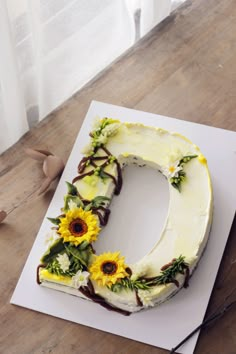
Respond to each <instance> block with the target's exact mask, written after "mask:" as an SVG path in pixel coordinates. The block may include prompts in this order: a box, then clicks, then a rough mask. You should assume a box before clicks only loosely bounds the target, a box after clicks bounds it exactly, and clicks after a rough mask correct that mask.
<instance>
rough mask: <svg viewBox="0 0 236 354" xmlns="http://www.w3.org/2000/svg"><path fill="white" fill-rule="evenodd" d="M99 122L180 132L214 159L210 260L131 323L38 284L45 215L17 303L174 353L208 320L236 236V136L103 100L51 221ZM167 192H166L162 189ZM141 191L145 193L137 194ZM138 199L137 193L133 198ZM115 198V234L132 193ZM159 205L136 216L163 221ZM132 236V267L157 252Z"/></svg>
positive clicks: (80, 141) (189, 347)
mask: <svg viewBox="0 0 236 354" xmlns="http://www.w3.org/2000/svg"><path fill="white" fill-rule="evenodd" d="M96 116H100V117H112V118H116V119H120V120H121V121H129V122H141V123H144V124H146V125H150V126H158V127H162V128H164V129H167V130H170V131H176V132H179V133H181V134H183V135H185V136H186V137H188V138H189V139H190V140H192V141H193V142H194V143H195V144H197V145H198V146H199V147H200V149H201V151H202V152H203V154H204V155H205V156H206V157H207V159H208V164H209V168H210V172H211V176H212V181H213V190H214V219H213V225H212V230H211V235H210V239H209V242H208V246H207V249H206V251H205V253H204V255H203V258H202V260H201V262H200V264H199V266H198V268H197V270H196V271H195V272H194V275H193V277H192V278H191V280H190V286H189V288H188V289H186V290H185V289H183V290H181V291H180V292H179V293H178V294H177V295H176V296H174V297H173V298H172V299H170V300H169V301H167V302H166V303H164V304H162V305H161V306H159V307H156V308H153V309H150V310H147V311H143V312H139V313H136V314H132V315H131V316H129V317H125V316H122V315H120V314H117V313H115V312H109V311H107V310H105V309H104V308H102V307H100V306H98V305H97V304H95V303H93V302H90V301H86V300H82V299H80V298H77V297H74V296H71V295H67V294H64V293H61V292H57V291H54V290H51V289H47V288H44V287H40V286H39V285H37V284H36V281H35V274H36V267H37V265H38V263H39V259H40V257H41V256H42V254H43V252H44V251H45V243H44V242H45V235H46V233H47V231H48V229H49V228H50V226H51V224H50V223H49V222H48V220H47V219H46V217H45V219H44V220H43V223H42V226H41V228H40V230H39V233H38V235H37V238H36V241H35V243H34V246H33V248H32V250H31V252H30V255H29V257H28V260H27V262H26V264H25V267H24V270H23V272H22V274H21V277H20V279H19V282H18V284H17V287H16V289H15V292H14V294H13V296H12V299H11V303H12V304H16V305H19V306H23V307H26V308H30V309H33V310H36V311H40V312H43V313H46V314H49V315H52V316H56V317H60V318H63V319H66V320H70V321H73V322H77V323H80V324H83V325H86V326H90V327H94V328H97V329H100V330H103V331H107V332H110V333H114V334H117V335H120V336H124V337H128V338H130V339H133V340H137V341H140V342H144V343H147V344H151V345H153V346H158V347H162V348H166V349H171V348H172V347H174V346H176V345H177V344H178V343H179V342H180V341H181V340H182V339H183V338H184V337H185V336H186V335H188V334H189V333H190V332H191V331H192V330H193V329H194V328H195V327H196V326H198V325H199V324H200V323H201V322H202V320H203V317H204V314H205V311H206V308H207V305H208V301H209V298H210V295H211V291H212V288H213V285H214V281H215V278H216V274H217V271H218V267H219V264H220V261H221V258H222V255H223V251H224V248H225V244H226V241H227V238H228V235H229V232H230V227H231V225H232V222H233V218H234V214H235V205H236V189H235V188H234V186H233V185H232V180H233V176H235V175H236V133H235V132H231V131H227V130H222V129H217V128H212V127H209V126H204V125H200V124H195V123H190V122H186V121H181V120H177V119H174V118H169V117H164V116H159V115H156V114H150V113H145V112H141V111H136V110H132V109H127V108H123V107H118V106H114V105H109V104H105V103H101V102H92V104H91V106H90V108H89V111H88V113H87V115H86V118H85V120H84V123H83V126H82V128H81V130H80V133H79V135H78V138H77V140H76V142H75V145H74V147H73V150H72V152H71V155H70V158H69V160H68V162H67V165H66V168H65V170H64V173H63V175H62V177H61V180H60V182H59V185H58V187H57V190H56V192H55V195H54V197H53V199H52V201H51V204H50V206H49V209H48V211H47V213H46V216H52V217H54V216H56V215H58V213H59V211H60V207H61V206H62V204H63V195H64V194H65V193H66V185H65V181H71V180H72V179H73V177H75V176H76V174H77V172H76V171H77V165H78V162H79V161H80V159H81V157H82V155H81V153H80V151H81V150H82V148H83V147H84V146H85V145H86V144H87V143H88V134H89V132H90V131H91V126H92V122H93V120H94V118H95V117H96ZM138 172H139V173H140V174H141V177H140V176H139V177H137V178H143V180H144V179H145V178H147V176H148V178H150V184H151V183H152V180H153V179H152V171H148V172H147V171H146V172H145V171H143V169H139V170H138ZM146 173H147V174H146ZM142 174H143V175H142ZM134 177H135V171H133V170H132V169H131V170H130V171H128V172H127V181H126V180H125V182H124V183H127V186H126V188H129V186H130V188H131V184H132V183H136V186H137V188H138V187H139V186H140V180H138V181H136V182H135V181H133V178H134ZM160 186H161V187H155V186H154V188H158V189H155V192H154V193H155V194H154V199H155V195H157V194H158V193H160V194H159V197H160V200H163V198H165V199H166V198H167V201H166V202H165V203H164V204H163V205H164V206H163V208H164V209H163V210H164V211H163V210H161V209H162V207H161V203H159V204H158V206H157V207H158V208H159V210H160V213H162V214H161V216H160V219H159V221H158V222H159V223H160V225H161V224H163V221H164V216H165V213H166V210H167V209H166V208H167V205H168V192H167V190H166V189H165V186H164V185H163V181H162V180H160ZM162 186H164V187H163V188H162ZM135 188H136V187H135ZM137 192H138V193H139V192H140V191H139V190H137ZM140 193H141V192H140ZM145 193H149V195H150V190H149V191H148V190H146V191H145ZM161 193H162V194H161ZM125 194H126V193H125ZM132 194H134V193H133V192H132ZM114 198H116V200H113V202H112V203H113V204H112V205H113V206H114V215H117V217H112V218H111V220H110V221H109V227H107V229H108V230H112V229H114V230H116V229H117V227H118V225H117V222H119V221H117V220H118V216H119V214H122V212H124V209H123V208H122V211H121V209H120V208H121V207H120V204H119V201H118V199H117V198H120V199H121V202H123V203H124V208H125V205H126V204H127V203H126V198H128V196H127V194H126V195H125V196H122V192H121V196H120V197H114ZM154 199H153V200H154ZM153 200H150V203H151V204H149V205H150V206H147V205H145V204H144V205H143V208H141V209H140V208H139V209H137V208H136V209H134V212H135V213H141V215H137V214H136V219H138V218H139V216H140V217H141V216H143V215H145V213H147V215H148V213H153V212H155V215H156V210H155V208H153V207H152V205H154V204H153ZM127 202H128V199H127ZM135 204H137V203H136V200H135V198H134V199H133V205H135ZM121 205H122V204H121ZM127 208H128V209H126V210H130V207H129V205H128V207H127ZM129 212H130V211H129ZM112 213H113V209H112ZM153 215H154V214H153ZM130 218H132V214H130ZM133 218H134V215H133ZM146 227H147V225H146ZM151 227H152V225H151V222H150V228H151ZM147 231H148V230H147ZM104 232H105V229H104ZM107 232H108V231H107ZM114 233H115V232H114ZM115 235H116V234H115ZM131 238H132V240H133V255H132V248H131V249H129V250H128V251H127V255H126V256H127V257H128V261H129V257H131V258H132V257H133V256H134V258H135V255H134V254H135V249H136V248H137V254H138V255H139V257H141V256H142V252H144V251H147V250H148V249H149V248H151V247H152V243H153V242H155V240H152V239H151V240H149V241H148V242H149V243H146V240H145V242H144V240H142V238H141V239H140V238H139V242H135V239H136V237H135V236H134V235H131ZM142 241H143V244H142ZM119 242H120V249H121V250H122V252H125V246H124V242H125V238H122V237H121V239H120V241H119ZM102 245H104V247H107V244H106V242H105V243H104V244H102V243H101V244H99V245H98V246H99V248H101V247H102ZM118 245H119V243H116V244H115V245H113V246H114V247H118ZM143 247H144V249H143V250H142V248H143ZM114 250H115V249H114ZM116 250H117V248H116ZM131 261H132V259H131ZM68 296H70V301H68ZM186 314H188V316H186ZM197 337H198V335H195V336H194V337H193V338H191V339H190V340H189V341H188V342H187V343H186V344H185V345H184V346H183V347H182V348H181V349H180V350H179V352H180V353H183V354H192V353H193V351H194V348H195V345H196V342H197Z"/></svg>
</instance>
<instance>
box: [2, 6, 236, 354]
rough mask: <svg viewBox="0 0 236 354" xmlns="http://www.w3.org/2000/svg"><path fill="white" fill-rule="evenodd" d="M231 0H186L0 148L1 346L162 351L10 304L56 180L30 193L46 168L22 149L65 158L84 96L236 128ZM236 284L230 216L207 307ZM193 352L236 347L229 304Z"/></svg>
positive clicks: (111, 353) (7, 352) (57, 352)
mask: <svg viewBox="0 0 236 354" xmlns="http://www.w3.org/2000/svg"><path fill="white" fill-rule="evenodd" d="M235 33H236V2H235V0H208V1H205V0H193V1H186V3H185V4H184V5H183V6H182V7H181V8H179V9H177V10H176V11H175V12H174V13H173V14H172V15H171V16H170V17H168V18H167V19H166V20H165V21H163V22H162V23H161V24H160V25H159V26H157V27H156V28H154V29H153V30H152V31H151V32H150V33H149V34H148V35H147V36H146V37H145V38H143V39H142V40H141V41H139V42H138V43H137V44H136V45H135V46H134V47H133V48H131V49H130V50H129V51H128V52H126V53H125V54H124V55H123V56H122V57H120V58H119V59H118V60H117V61H115V62H114V63H113V64H112V65H110V67H109V68H107V69H106V70H105V71H104V72H102V73H101V74H99V75H98V76H97V77H96V78H95V79H94V80H92V81H91V82H90V83H89V84H87V85H86V86H85V87H84V88H83V89H82V90H80V91H79V92H78V93H77V94H76V95H74V96H73V97H72V98H71V99H70V100H68V101H67V102H66V103H65V104H64V105H63V106H62V107H60V108H59V109H58V110H57V111H56V112H54V113H52V114H51V115H50V116H49V117H48V118H47V119H45V120H44V121H43V122H41V123H40V124H39V126H37V127H36V128H34V129H32V130H31V131H30V132H29V133H27V134H26V135H25V136H24V137H23V138H22V139H21V140H20V141H19V142H18V143H17V144H16V145H15V146H13V147H12V148H11V149H9V150H8V151H6V152H5V153H4V154H2V155H1V156H0V186H1V190H0V207H1V209H4V210H6V211H8V213H9V215H8V217H7V219H6V220H5V222H4V223H2V224H1V225H0V269H1V272H0V284H1V297H0V318H1V331H0V353H3V354H19V353H20V354H32V353H33V354H42V353H53V354H64V353H66V354H67V353H84V354H90V353H93V354H94V353H97V354H117V353H118V354H136V353H142V354H145V353H146V354H154V353H155V354H162V353H163V354H164V353H166V351H165V350H162V349H158V348H154V347H151V346H149V345H145V344H141V343H138V342H134V341H131V340H129V339H125V338H121V337H118V336H115V335H111V334H109V333H104V332H101V331H98V330H95V329H91V328H87V327H85V326H81V325H77V324H74V323H70V322H66V321H63V320H60V319H57V318H53V317H50V316H46V315H44V314H41V313H36V312H33V311H29V310H26V309H23V308H18V307H16V306H13V305H10V304H9V300H10V297H11V295H12V292H13V290H14V288H15V286H16V283H17V280H18V278H19V276H20V273H21V271H22V268H23V266H24V263H25V261H26V259H27V256H28V254H29V252H30V249H31V247H32V244H33V242H34V239H35V236H36V234H37V231H38V229H39V226H40V224H41V222H42V219H43V217H44V214H45V212H46V210H47V207H48V205H49V202H50V200H51V198H52V195H53V192H54V189H55V186H56V184H57V181H55V182H54V184H53V185H52V186H51V188H50V190H49V191H48V192H47V193H46V194H45V195H43V196H37V189H38V188H39V186H40V184H41V182H42V179H43V173H42V169H41V165H40V163H37V162H35V161H33V160H31V159H30V158H29V157H27V156H26V154H25V153H24V149H25V148H27V147H31V148H43V149H46V150H49V151H52V152H53V153H54V154H56V155H58V156H61V157H62V158H63V160H64V162H66V161H67V158H68V156H69V154H70V151H71V148H72V146H73V143H74V140H75V138H76V136H77V134H78V131H79V129H80V126H81V124H82V121H83V119H84V117H85V114H86V111H87V109H88V107H89V104H90V102H91V100H99V101H104V102H108V103H112V104H117V105H123V106H126V107H130V108H136V109H140V110H144V111H149V112H153V113H159V114H163V115H167V116H172V117H177V118H179V119H185V120H189V121H192V122H199V123H203V124H207V125H211V126H215V127H220V128H224V129H230V130H236V118H235V117H236V36H235ZM232 284H236V222H234V224H233V226H232V230H231V233H230V237H229V241H228V244H227V247H226V250H225V254H224V257H223V260H222V264H221V267H220V271H219V275H218V277H217V281H216V284H215V287H214V291H213V294H212V297H211V301H210V304H209V308H208V313H211V312H212V311H213V310H214V309H215V307H216V306H217V305H218V304H219V303H220V302H221V301H222V300H223V299H224V297H225V296H226V295H227V294H228V293H229V291H230V289H231V288H232ZM195 353H196V354H211V353H214V354H215V353H216V354H218V353H219V354H235V353H236V308H233V309H232V310H231V312H230V313H228V314H227V315H225V316H224V317H223V318H222V319H221V321H219V322H218V323H216V324H215V325H214V326H211V327H209V328H208V329H206V330H203V331H202V333H201V335H200V339H199V342H198V344H197V348H196V352H195Z"/></svg>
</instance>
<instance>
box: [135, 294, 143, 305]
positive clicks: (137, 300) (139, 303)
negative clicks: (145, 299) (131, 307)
mask: <svg viewBox="0 0 236 354" xmlns="http://www.w3.org/2000/svg"><path fill="white" fill-rule="evenodd" d="M135 296H136V302H137V305H138V306H140V307H142V306H143V303H142V301H141V299H140V297H139V295H138V291H137V290H135Z"/></svg>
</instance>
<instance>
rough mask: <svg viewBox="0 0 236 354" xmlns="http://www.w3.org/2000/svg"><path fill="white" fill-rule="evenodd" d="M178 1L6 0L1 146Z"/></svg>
mask: <svg viewBox="0 0 236 354" xmlns="http://www.w3.org/2000/svg"><path fill="white" fill-rule="evenodd" d="M177 1H178V0H177ZM179 1H183V0H179ZM175 3H176V1H175ZM172 5H173V1H171V0H0V153H2V152H3V151H4V150H6V149H7V148H8V147H10V146H11V145H12V144H14V143H15V142H16V141H17V140H18V139H19V138H20V137H21V136H22V135H23V134H24V133H25V132H26V131H27V130H29V129H30V128H31V127H32V126H33V125H35V124H37V122H39V121H40V120H42V119H43V118H44V117H46V116H47V115H48V114H49V113H50V112H52V111H53V110H54V109H55V108H57V107H58V106H59V105H60V104H62V103H63V102H64V101H65V100H66V99H68V98H69V97H70V96H71V95H72V94H73V93H75V92H76V91H77V90H78V89H79V88H81V87H82V86H83V85H84V84H85V83H87V82H88V81H89V80H90V79H91V78H93V77H94V76H95V75H96V74H97V73H98V72H99V71H101V70H102V69H103V68H105V67H106V66H107V65H108V64H110V63H111V62H112V61H113V60H114V59H115V58H117V57H118V56H119V55H120V54H122V53H123V52H124V51H125V50H126V49H128V48H129V47H130V46H131V45H132V44H133V43H134V42H135V40H137V39H138V38H139V37H142V36H143V35H145V34H146V33H147V32H148V31H149V30H150V29H151V28H152V27H153V26H155V25H156V24H157V23H158V22H160V21H161V20H162V19H163V18H165V17H166V16H167V15H168V14H169V12H170V11H171V6H172Z"/></svg>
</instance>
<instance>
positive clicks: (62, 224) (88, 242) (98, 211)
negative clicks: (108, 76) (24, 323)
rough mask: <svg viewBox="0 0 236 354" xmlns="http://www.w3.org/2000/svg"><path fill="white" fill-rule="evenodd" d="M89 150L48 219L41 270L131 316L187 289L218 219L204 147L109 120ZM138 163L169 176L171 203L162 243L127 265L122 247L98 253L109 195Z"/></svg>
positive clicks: (52, 282)
mask: <svg viewBox="0 0 236 354" xmlns="http://www.w3.org/2000/svg"><path fill="white" fill-rule="evenodd" d="M83 153H84V157H83V158H82V160H81V161H80V163H79V166H78V175H77V176H76V177H75V178H74V179H73V181H71V182H67V187H68V192H67V194H66V195H65V196H64V206H63V208H62V211H61V213H60V215H58V216H56V217H55V218H48V219H49V220H50V221H51V222H52V223H53V224H54V225H53V227H52V229H51V231H50V232H49V235H48V241H49V246H48V248H47V250H46V252H45V254H44V255H43V256H42V258H41V263H40V265H39V266H38V269H37V280H38V283H39V284H41V285H43V286H46V287H49V288H52V289H56V290H60V291H63V292H66V293H69V294H73V295H77V296H79V297H81V298H86V299H90V300H93V301H94V302H97V303H98V304H100V305H102V306H104V307H106V308H107V309H110V310H114V311H118V312H121V313H123V314H125V315H128V314H130V313H132V312H136V311H139V310H141V309H144V308H148V307H152V306H155V305H158V304H160V303H162V302H164V301H165V300H167V299H168V298H170V297H171V296H173V295H174V294H175V293H176V292H177V291H178V290H179V289H181V288H182V287H187V286H188V280H189V277H190V275H191V274H192V272H193V270H194V269H195V267H196V265H197V263H198V262H199V260H200V258H201V255H202V253H203V250H204V248H205V246H206V243H207V240H208V235H209V231H210V227H211V222H212V210H213V196H212V186H211V179H210V175H209V170H208V167H207V161H206V158H205V157H204V156H203V154H202V153H201V152H200V150H199V148H198V147H197V146H196V145H194V144H193V143H192V142H191V141H189V140H188V139H186V138H185V137H184V136H182V135H180V134H177V133H171V132H168V131H166V130H164V129H161V128H155V127H149V126H144V125H142V124H137V123H121V122H120V121H118V120H113V119H110V118H103V119H100V120H99V121H97V122H96V126H95V127H94V129H93V130H92V132H91V133H90V143H89V144H88V146H86V147H85V149H84V152H83ZM132 163H135V164H138V165H141V166H143V165H147V166H149V167H151V168H154V169H156V170H157V173H158V172H161V173H162V174H163V175H164V176H165V177H166V179H167V182H168V184H169V194H170V202H169V210H168V215H167V219H166V222H165V225H164V227H163V230H162V233H161V235H160V237H159V235H158V238H157V239H159V241H158V242H157V243H156V244H155V246H154V247H153V249H152V250H150V252H149V253H148V254H147V255H145V256H144V257H143V258H142V259H140V260H139V261H138V262H136V263H135V264H126V262H125V259H124V257H123V256H122V255H121V254H120V252H118V251H117V252H114V253H110V252H107V253H103V254H98V255H97V254H96V253H95V249H96V239H97V238H98V237H99V232H100V230H101V228H102V227H104V226H105V225H106V224H107V222H108V219H109V214H110V210H109V208H108V207H109V203H110V200H111V198H112V197H113V195H114V194H116V195H118V194H119V193H120V192H121V190H122V169H123V168H124V167H125V166H126V165H129V164H132ZM52 296H53V294H52ZM183 296H184V295H183Z"/></svg>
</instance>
